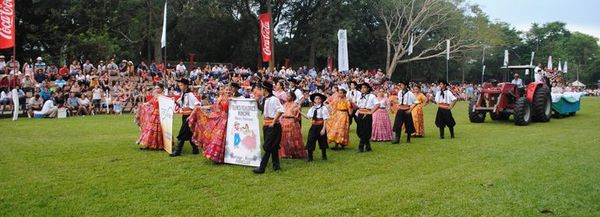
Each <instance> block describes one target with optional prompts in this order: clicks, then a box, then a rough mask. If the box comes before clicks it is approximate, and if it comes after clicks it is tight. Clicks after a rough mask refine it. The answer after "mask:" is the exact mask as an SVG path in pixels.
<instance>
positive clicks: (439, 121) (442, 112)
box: [435, 108, 456, 128]
mask: <svg viewBox="0 0 600 217" xmlns="http://www.w3.org/2000/svg"><path fill="white" fill-rule="evenodd" d="M455 125H456V121H454V117H452V111H450V110H448V109H442V108H438V110H437V114H436V116H435V126H437V127H438V128H444V127H450V128H453V127H454V126H455Z"/></svg>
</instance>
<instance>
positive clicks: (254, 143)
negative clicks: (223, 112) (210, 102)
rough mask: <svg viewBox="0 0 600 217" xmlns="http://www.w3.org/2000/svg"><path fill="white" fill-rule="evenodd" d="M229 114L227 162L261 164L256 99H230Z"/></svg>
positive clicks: (256, 165) (248, 164) (226, 148)
mask: <svg viewBox="0 0 600 217" xmlns="http://www.w3.org/2000/svg"><path fill="white" fill-rule="evenodd" d="M228 115H229V117H228V118H227V136H226V138H225V141H226V142H225V163H228V164H237V165H244V166H252V167H258V166H260V161H261V156H260V154H261V144H260V125H259V123H258V117H259V114H258V105H257V104H256V100H253V99H230V100H229V114H228Z"/></svg>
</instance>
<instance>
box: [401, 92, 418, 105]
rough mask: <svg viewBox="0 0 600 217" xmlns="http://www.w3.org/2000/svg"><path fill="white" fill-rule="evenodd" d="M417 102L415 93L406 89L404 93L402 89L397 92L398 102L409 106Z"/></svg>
mask: <svg viewBox="0 0 600 217" xmlns="http://www.w3.org/2000/svg"><path fill="white" fill-rule="evenodd" d="M418 103H419V101H418V100H417V97H415V94H413V93H412V92H411V91H406V93H403V92H402V91H399V92H398V104H400V105H409V106H410V105H413V104H418Z"/></svg>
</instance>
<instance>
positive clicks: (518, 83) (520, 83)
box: [511, 78, 523, 88]
mask: <svg viewBox="0 0 600 217" xmlns="http://www.w3.org/2000/svg"><path fill="white" fill-rule="evenodd" d="M511 83H512V84H514V85H516V86H517V88H522V87H523V79H520V78H518V79H513V80H512V82H511Z"/></svg>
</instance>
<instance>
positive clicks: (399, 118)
mask: <svg viewBox="0 0 600 217" xmlns="http://www.w3.org/2000/svg"><path fill="white" fill-rule="evenodd" d="M402 125H404V128H405V132H406V133H407V134H412V133H414V132H415V124H414V123H413V119H412V115H411V114H410V113H408V114H406V110H398V112H396V118H394V129H393V130H394V132H395V133H396V135H400V134H401V133H402Z"/></svg>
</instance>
